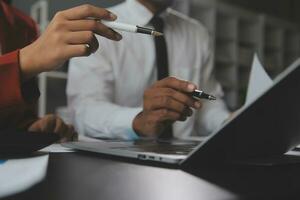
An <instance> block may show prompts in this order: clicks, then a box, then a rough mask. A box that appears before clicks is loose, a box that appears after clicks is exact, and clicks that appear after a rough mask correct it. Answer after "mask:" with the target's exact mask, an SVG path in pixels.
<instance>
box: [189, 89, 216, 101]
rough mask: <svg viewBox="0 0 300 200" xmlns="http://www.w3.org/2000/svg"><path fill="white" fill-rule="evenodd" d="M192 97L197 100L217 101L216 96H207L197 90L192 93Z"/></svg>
mask: <svg viewBox="0 0 300 200" xmlns="http://www.w3.org/2000/svg"><path fill="white" fill-rule="evenodd" d="M192 96H193V97H194V98H196V99H207V100H210V101H215V100H217V98H216V97H215V96H213V95H210V94H206V93H205V92H203V91H201V90H195V91H194V92H192Z"/></svg>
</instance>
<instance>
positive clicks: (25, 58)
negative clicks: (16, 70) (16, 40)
mask: <svg viewBox="0 0 300 200" xmlns="http://www.w3.org/2000/svg"><path fill="white" fill-rule="evenodd" d="M32 48H33V46H32V45H29V46H26V47H24V48H23V49H21V50H20V52H19V62H20V70H21V78H22V80H23V81H26V80H28V79H30V78H33V77H34V76H36V75H37V74H39V73H41V71H40V68H39V67H38V65H37V62H36V56H38V55H36V54H35V53H34V51H33V50H32Z"/></svg>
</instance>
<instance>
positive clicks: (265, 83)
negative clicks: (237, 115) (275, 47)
mask: <svg viewBox="0 0 300 200" xmlns="http://www.w3.org/2000/svg"><path fill="white" fill-rule="evenodd" d="M272 85H273V81H272V79H271V78H270V76H269V75H268V74H267V72H266V71H265V69H264V67H263V66H262V64H261V63H260V61H259V58H258V56H257V54H255V55H254V60H253V64H252V68H251V73H250V79H249V85H248V92H247V98H246V103H245V105H244V106H248V105H250V104H251V103H253V102H254V101H255V100H256V99H257V98H258V97H259V96H260V95H262V94H263V93H264V92H265V91H267V90H268V89H269V88H270V87H272Z"/></svg>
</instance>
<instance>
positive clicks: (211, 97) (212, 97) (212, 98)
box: [208, 96, 217, 101]
mask: <svg viewBox="0 0 300 200" xmlns="http://www.w3.org/2000/svg"><path fill="white" fill-rule="evenodd" d="M208 99H209V100H211V101H215V100H217V98H216V97H214V96H209V97H208Z"/></svg>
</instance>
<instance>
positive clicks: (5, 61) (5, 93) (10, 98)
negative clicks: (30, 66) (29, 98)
mask: <svg viewBox="0 0 300 200" xmlns="http://www.w3.org/2000/svg"><path fill="white" fill-rule="evenodd" d="M0 83H1V84H0V108H3V107H8V106H13V105H14V104H19V103H20V102H22V101H23V97H22V92H21V83H20V68H19V51H14V52H12V53H8V54H5V55H2V56H0Z"/></svg>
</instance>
